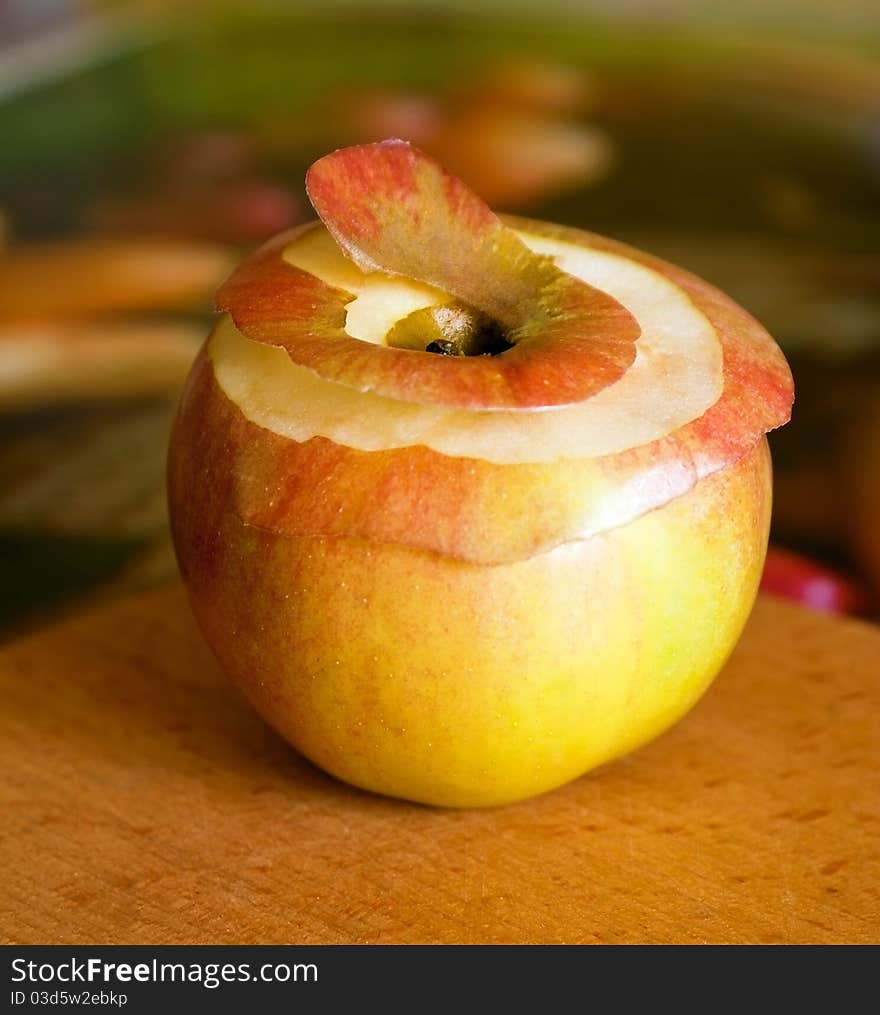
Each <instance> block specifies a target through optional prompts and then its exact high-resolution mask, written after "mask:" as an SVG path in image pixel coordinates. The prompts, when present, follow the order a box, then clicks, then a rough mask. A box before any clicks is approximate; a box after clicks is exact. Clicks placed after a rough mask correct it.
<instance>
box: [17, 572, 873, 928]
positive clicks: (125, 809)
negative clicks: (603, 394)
mask: <svg viewBox="0 0 880 1015" xmlns="http://www.w3.org/2000/svg"><path fill="white" fill-rule="evenodd" d="M0 684H2V691H0V693H2V699H0V700H2V705H0V731H2V732H0V771H2V776H0V802H2V813H3V834H2V836H0V938H2V940H3V941H5V942H7V943H9V942H12V943H19V944H22V943H62V942H63V943H116V942H126V943H153V944H155V943H172V942H191V943H196V942H210V943H220V942H261V943H269V942H287V943H299V942H313V943H321V942H877V941H878V940H880V783H878V770H880V630H878V629H876V628H872V627H870V626H868V625H865V624H860V623H858V622H853V621H842V620H838V619H830V618H825V617H820V616H818V615H815V614H811V613H807V612H804V611H802V610H799V609H797V608H794V607H792V606H789V605H786V604H782V603H781V602H777V601H773V600H769V599H768V600H763V601H761V602H759V604H758V606H757V608H756V611H755V614H754V616H753V617H752V620H751V621H750V624H749V627H748V629H747V631H746V634H745V635H744V637H743V640H742V642H741V643H740V645H739V647H738V648H737V650H736V653H735V655H734V657H733V659H732V660H731V662H730V663H729V665H728V666H727V668H726V669H725V670H724V672H723V673H722V674H721V675H720V676H719V678H718V680H717V681H716V683H715V684H714V685H713V687H712V688H711V689H710V691H709V692H708V694H707V695H706V697H705V698H704V699H703V701H702V702H701V703H700V704H699V705H698V706H697V707H696V708H695V709H694V710H693V711H692V712H691V713H690V715H688V716H687V717H686V718H685V719H684V720H683V721H682V722H680V723H679V724H678V725H677V726H676V727H675V728H674V729H673V730H671V731H670V732H669V733H667V734H666V735H664V736H662V737H661V738H659V739H658V740H656V741H655V742H654V743H653V744H651V745H649V746H648V747H646V748H643V749H642V750H640V751H638V752H636V753H635V754H633V755H632V756H630V757H628V758H626V759H624V760H622V761H619V762H616V763H614V764H612V765H609V766H607V767H605V768H603V769H601V770H599V771H597V772H594V773H592V774H591V775H588V776H586V777H584V778H582V779H579V780H577V781H576V782H574V783H572V784H570V785H569V786H566V787H564V788H563V789H561V790H557V791H556V792H553V793H550V794H547V795H546V796H543V797H540V798H538V799H535V800H532V801H529V802H527V803H524V804H519V805H516V806H511V807H505V808H499V809H495V810H487V811H476V812H473V811H472V812H458V811H441V810H432V809H430V808H425V807H419V806H415V805H409V804H406V803H402V802H397V801H393V800H387V799H383V798H380V797H375V796H371V795H369V794H367V793H362V792H359V791H357V790H353V789H350V788H349V787H347V786H344V785H342V784H340V783H338V782H336V781H334V780H333V779H331V778H329V777H327V776H325V775H324V774H322V773H321V772H319V771H317V770H316V769H314V768H313V767H312V766H311V765H309V764H308V763H307V762H305V761H304V760H302V759H301V758H300V757H299V756H298V755H297V754H296V753H295V752H294V751H293V750H291V749H290V748H288V747H287V746H286V745H285V744H284V743H283V742H282V741H281V740H280V739H279V738H278V737H277V736H275V735H274V734H273V733H272V732H270V730H269V729H268V728H267V727H266V726H265V725H264V724H263V723H262V722H261V721H260V720H259V719H258V718H257V717H256V716H255V715H254V714H253V713H252V712H251V711H250V709H249V707H248V706H247V705H246V704H245V703H244V701H243V699H241V698H240V697H239V696H238V694H237V693H236V692H235V691H234V690H233V689H232V688H231V686H229V685H228V684H227V683H226V681H225V678H224V677H223V675H222V674H221V673H220V672H219V671H218V670H217V668H216V666H215V665H214V663H213V662H212V660H211V658H210V656H209V654H208V651H207V649H206V648H205V647H204V645H203V643H202V641H201V639H200V636H199V634H198V632H197V631H196V629H195V627H194V624H193V621H192V620H191V617H190V614H189V610H188V607H187V606H186V603H185V600H184V597H183V594H182V592H181V590H180V588H179V587H177V586H172V587H169V588H166V589H163V590H161V591H159V592H154V593H151V594H150V595H148V596H145V597H141V598H136V599H130V600H126V601H124V602H121V603H117V604H115V605H113V606H112V607H109V608H108V607H103V608H101V609H100V610H98V611H94V612H91V613H88V614H85V615H82V616H79V617H76V618H74V619H72V620H67V621H65V622H64V623H63V624H61V625H59V626H57V627H55V628H53V629H51V630H48V631H43V632H41V633H39V634H36V635H32V636H30V637H28V638H27V639H26V640H23V641H20V642H17V643H15V644H13V645H11V646H9V647H8V648H6V649H5V650H4V651H3V653H2V654H0Z"/></svg>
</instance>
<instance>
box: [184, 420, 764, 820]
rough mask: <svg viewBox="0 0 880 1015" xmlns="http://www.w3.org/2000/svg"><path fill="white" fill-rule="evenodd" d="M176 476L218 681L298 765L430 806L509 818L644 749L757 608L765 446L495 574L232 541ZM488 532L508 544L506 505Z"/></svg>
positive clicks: (381, 549) (189, 484) (231, 508)
mask: <svg viewBox="0 0 880 1015" xmlns="http://www.w3.org/2000/svg"><path fill="white" fill-rule="evenodd" d="M211 423H212V420H211V419H210V418H209V419H207V420H205V419H196V418H194V417H193V416H191V415H188V414H187V413H186V412H184V414H183V415H182V416H181V417H180V418H179V419H178V422H177V427H176V433H175V436H174V438H173V440H172V453H171V461H170V504H171V515H172V519H173V530H174V539H175V545H176V548H177V553H178V559H179V562H180V567H181V571H182V574H183V576H184V578H185V581H186V584H187V587H188V590H189V595H190V599H191V602H192V606H193V610H194V612H195V615H196V617H197V619H198V622H199V624H200V626H201V627H202V629H203V631H204V633H205V636H206V638H207V641H208V643H209V644H210V645H211V646H212V648H213V650H214V652H215V653H216V655H217V658H218V659H219V661H220V663H221V665H222V666H223V668H224V669H225V670H226V671H227V672H228V673H229V674H230V675H231V677H232V679H233V680H234V681H235V683H236V684H237V685H238V686H239V687H240V688H241V690H242V691H243V692H244V693H245V695H246V696H247V697H248V698H249V699H250V701H251V702H252V704H253V705H254V707H255V708H256V709H257V711H258V712H259V713H260V714H261V715H262V716H263V717H264V718H265V719H266V720H267V721H268V722H269V723H270V724H271V725H272V726H274V727H275V728H276V729H277V730H278V731H279V732H280V733H281V734H282V735H283V736H284V737H285V738H286V739H287V740H289V741H290V743H292V744H293V745H294V746H295V747H296V748H297V749H298V750H300V751H301V752H302V753H303V754H304V755H306V757H308V758H310V759H311V760H312V761H313V762H315V763H316V764H317V765H319V766H320V767H322V768H324V769H325V770H327V771H328V772H330V773H332V774H334V775H336V776H338V777H339V778H341V779H343V780H346V781H347V782H350V783H352V784H354V785H356V786H360V787H363V788H365V789H369V790H373V791H376V792H379V793H384V794H389V795H393V796H400V797H404V798H407V799H410V800H415V801H419V802H423V803H429V804H436V805H441V806H452V807H466V806H481V805H494V804H502V803H508V802H511V801H515V800H519V799H522V798H525V797H528V796H531V795H533V794H536V793H540V792H543V791H545V790H549V789H552V788H553V787H555V786H558V785H561V784H562V783H565V782H567V781H569V780H570V779H572V778H575V777H576V776H579V775H581V774H582V773H583V772H585V771H587V770H589V769H591V768H593V767H594V766H596V765H599V764H601V763H603V762H606V761H608V760H610V759H612V758H614V757H617V756H619V755H621V754H623V753H625V752H627V751H629V750H631V749H633V748H635V747H637V746H638V745H639V744H641V743H644V742H646V741H647V740H649V739H651V738H652V737H653V736H655V735H657V734H658V733H660V732H661V731H662V730H663V729H665V728H666V727H668V726H669V725H670V724H671V723H673V722H674V721H676V720H677V719H678V718H679V717H680V716H682V715H683V714H684V713H685V712H686V711H687V710H688V709H689V708H690V707H691V706H692V705H693V703H694V702H695V701H696V700H697V699H698V698H699V697H700V695H701V694H702V693H703V691H704V690H705V688H706V687H707V686H708V684H709V682H710V681H711V680H712V678H713V677H714V676H715V675H716V673H717V672H718V670H719V668H720V667H721V665H722V664H723V662H724V660H725V658H726V657H727V655H728V654H729V652H730V651H731V649H732V647H733V645H734V644H735V642H736V640H737V638H738V636H739V634H740V632H741V629H742V627H743V624H744V623H745V620H746V618H747V616H748V613H749V611H750V609H751V606H752V603H753V600H754V596H755V594H756V591H757V587H758V581H759V579H760V575H761V568H762V564H763V559H764V551H765V547H766V541H767V532H768V526H769V514H770V473H769V455H768V451H767V446H766V441H765V440H763V439H762V440H761V441H760V442H759V443H758V445H756V447H755V448H754V449H753V450H752V451H751V452H750V453H748V454H747V455H746V456H745V457H744V458H742V459H741V460H740V461H739V462H737V463H735V464H733V465H731V466H729V467H728V468H726V469H723V470H721V471H719V472H716V473H715V474H713V475H712V476H710V477H708V478H706V479H704V480H702V481H700V482H699V483H698V484H697V485H696V486H695V487H694V488H693V489H692V490H691V491H690V492H689V493H687V494H685V495H684V496H682V497H679V498H675V499H673V500H672V501H670V502H669V503H668V504H666V505H665V506H663V507H661V508H658V509H657V510H656V511H652V512H649V513H648V514H645V515H643V516H642V517H641V518H639V519H638V520H636V521H634V522H632V523H630V524H628V525H624V526H621V527H619V528H616V529H612V530H611V531H608V532H605V533H602V534H599V535H596V536H593V537H592V538H589V539H586V540H579V541H573V542H568V543H563V544H561V545H559V546H557V547H556V548H555V549H553V550H551V551H548V552H545V553H541V554H538V555H536V556H533V557H530V558H527V559H525V560H522V561H518V562H514V563H510V564H503V565H482V564H474V563H470V562H466V561H462V560H456V559H454V558H452V557H448V556H444V555H441V554H437V553H434V552H431V551H425V550H421V549H414V548H412V547H408V546H402V545H400V544H395V543H380V542H374V541H371V540H366V539H363V538H359V537H350V536H329V537H308V536H305V537H303V536H291V535H281V534H278V533H275V532H271V531H267V530H265V529H262V528H259V527H257V526H255V525H248V524H246V523H244V522H243V521H242V520H241V519H240V517H239V516H238V514H237V512H236V510H235V505H234V502H233V501H232V500H231V498H230V486H229V484H228V482H226V481H225V479H224V478H223V477H222V473H220V476H221V478H220V479H219V481H218V480H217V478H216V477H217V475H218V473H217V471H216V470H213V469H212V468H211V463H205V462H203V461H200V460H199V459H198V457H197V456H195V455H191V454H189V453H188V451H187V448H188V447H189V446H191V445H190V444H189V441H188V432H189V431H190V430H191V429H193V428H198V427H204V426H205V425H211ZM496 524H497V525H499V526H503V525H505V524H512V525H515V524H516V519H515V518H505V517H504V514H503V508H502V507H499V509H498V517H497V518H496Z"/></svg>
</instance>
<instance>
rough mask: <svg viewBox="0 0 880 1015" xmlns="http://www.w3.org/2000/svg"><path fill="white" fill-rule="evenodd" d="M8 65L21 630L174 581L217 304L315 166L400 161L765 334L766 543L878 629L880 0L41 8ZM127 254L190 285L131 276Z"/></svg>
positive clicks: (301, 199) (788, 582) (7, 538)
mask: <svg viewBox="0 0 880 1015" xmlns="http://www.w3.org/2000/svg"><path fill="white" fill-rule="evenodd" d="M0 42H2V50H0V137H2V138H3V155H2V157H0V213H2V216H3V218H2V223H3V232H4V237H5V239H4V241H3V242H4V244H5V246H4V247H3V248H2V249H0V559H2V561H3V581H2V583H0V625H2V630H3V631H5V632H7V633H14V632H16V631H19V630H21V629H22V628H23V627H24V626H28V625H32V624H35V623H41V622H43V621H44V620H45V619H47V618H48V617H50V616H52V615H54V614H55V613H56V612H57V610H58V609H59V608H60V607H62V606H66V605H70V604H78V603H80V602H82V601H88V600H90V599H94V598H96V597H101V596H110V595H116V594H122V593H124V592H127V591H130V590H133V589H137V588H141V587H143V586H145V585H149V584H151V583H155V582H159V581H163V580H166V579H167V578H169V577H170V576H172V575H173V574H174V563H173V556H172V554H171V551H170V547H169V542H168V537H167V532H166V522H165V513H164V512H165V509H164V453H165V442H166V439H167V430H168V425H169V420H170V417H171V413H172V411H173V406H174V401H175V397H176V392H177V390H178V388H179V385H180V383H181V382H182V378H183V376H184V374H185V371H186V367H187V365H188V362H189V360H190V359H191V357H192V355H193V351H194V349H195V348H196V347H197V344H198V342H199V340H200V338H201V337H202V336H203V335H204V334H205V333H206V330H207V326H208V321H209V318H210V301H211V294H212V291H213V288H214V287H215V285H216V284H217V282H218V281H219V280H220V279H221V278H222V277H223V275H224V274H225V272H226V271H227V270H228V268H229V266H230V265H231V264H233V263H234V262H235V261H236V260H237V259H238V258H240V257H241V256H242V254H243V253H244V252H245V251H246V250H248V249H250V248H252V247H253V246H254V245H256V244H257V243H258V242H260V241H261V240H262V239H264V238H265V237H266V236H268V235H271V234H272V233H273V232H277V231H279V230H280V229H282V228H285V227H286V226H287V225H289V224H291V223H293V222H296V221H299V220H301V219H303V218H307V217H310V213H309V209H308V205H307V202H306V200H305V195H304V192H303V186H302V180H303V175H304V172H305V169H306V167H307V166H308V165H309V163H310V162H311V161H312V160H314V159H315V158H316V157H318V156H319V155H321V154H323V153H324V152H326V151H327V150H328V149H330V148H333V147H337V146H340V145H344V144H348V143H355V142H358V141H366V140H375V139H377V138H379V137H385V136H404V137H407V138H409V139H411V140H413V141H414V142H415V143H417V144H419V145H420V146H421V147H424V148H425V149H426V150H428V151H430V152H432V153H434V154H436V155H437V157H439V158H440V159H441V160H442V161H443V162H444V163H445V164H446V165H447V166H448V167H449V168H450V169H452V170H453V171H454V172H457V173H458V174H459V175H461V176H462V177H463V178H464V179H465V180H466V181H467V182H469V183H471V185H472V186H473V187H474V188H475V189H476V190H478V191H479V192H480V193H481V194H482V195H483V196H484V197H485V198H486V199H487V200H488V201H489V202H490V203H491V204H492V205H493V207H495V208H496V209H497V210H499V211H512V212H516V213H518V214H523V215H528V216H532V217H535V218H545V219H551V220H555V221H560V222H564V223H568V224H572V225H576V226H581V227H584V228H588V229H591V230H595V231H597V232H602V233H607V234H609V235H611V236H614V237H617V238H619V239H623V240H626V241H629V242H631V243H634V244H636V245H637V246H640V247H644V248H646V249H648V250H651V251H652V252H655V253H657V254H660V255H661V256H665V257H667V258H669V259H671V260H674V261H676V262H678V263H681V264H683V265H684V266H686V267H688V268H691V269H692V270H694V271H696V272H697V273H699V274H701V275H703V276H704V277H706V278H708V279H709V280H710V281H712V282H714V283H715V284H717V285H719V286H720V287H721V288H723V289H725V290H726V291H728V292H729V293H730V294H731V295H733V296H734V298H736V299H738V300H739V301H740V302H741V303H743V305H744V306H745V307H746V308H747V309H749V310H750V311H751V312H752V313H754V314H755V315H756V316H757V317H758V318H759V319H760V320H761V321H762V322H763V323H764V324H765V325H766V326H767V327H768V328H769V329H770V331H771V332H772V333H773V334H774V335H775V336H776V338H777V339H778V340H779V341H780V343H781V344H782V345H783V347H784V349H785V351H786V353H787V354H788V356H789V358H790V360H791V362H792V365H793V368H794V371H795V376H796V382H797V387H798V400H797V408H796V413H795V417H794V420H793V423H792V424H791V425H790V426H789V427H788V428H786V429H785V430H783V431H781V432H780V433H779V434H778V435H774V438H773V449H774V460H775V463H776V469H777V487H776V507H775V515H774V531H773V540H774V544H775V545H777V546H778V547H780V548H788V549H791V550H794V551H796V552H797V553H798V554H799V555H801V556H799V557H798V558H796V559H795V563H794V565H792V562H791V559H789V558H785V566H784V567H783V568H782V571H781V573H780V574H778V575H777V576H776V578H775V579H774V578H773V577H772V576H771V579H770V580H769V585H770V587H775V588H776V591H782V592H784V593H786V594H790V595H792V596H793V597H795V598H799V599H801V600H802V601H805V602H807V603H809V604H812V605H817V606H825V607H826V608H835V609H840V610H849V611H854V612H860V613H865V614H868V613H871V612H872V610H874V608H875V607H874V604H875V603H876V593H877V589H878V587H880V534H878V531H877V530H880V526H877V525H875V524H874V519H876V518H877V517H878V513H880V486H878V481H877V480H876V479H875V477H876V476H877V474H878V473H880V229H878V223H880V63H878V56H880V7H878V5H877V4H876V3H875V2H873V0H871V2H870V3H869V2H859V0H856V2H845V3H837V4H834V5H827V4H824V3H822V4H820V3H814V2H811V0H802V2H796V0H779V2H777V3H773V2H767V3H757V2H753V3H739V4H736V5H733V4H729V3H706V2H704V3H685V2H678V3H674V2H667V3H650V2H638V0H630V2H627V3H610V2H607V3H592V4H590V3H583V4H578V5H571V4H566V3H562V2H559V0H550V2H547V0H543V2H540V3H537V2H526V0H518V2H511V0H507V2H505V3H500V2H494V0H493V2H490V0H471V2H467V3H466V2H464V0H461V2H458V0H454V2H446V3H440V2H436V3H423V4H419V5H414V4H412V3H407V4H404V3H397V4H394V3H384V4H377V3H373V2H367V0H360V2H357V3H352V2H349V3H347V4H336V3H327V2H323V3H320V4H318V3H313V4H293V3H291V4H284V3H280V2H276V3H265V4H261V3H248V4H235V3H220V4H218V3H191V4H181V3H178V4H173V5H171V4H162V3H140V4H124V3H116V4H114V3H91V4H89V3H76V2H71V0H67V2H52V0H45V2H43V3H15V2H13V3H11V4H7V5H6V6H5V7H4V8H2V13H0ZM114 244H115V246H114ZM157 244H158V246H157ZM162 244H164V245H165V246H164V247H163V246H161V245H162ZM120 250H123V251H124V252H125V253H126V254H127V256H129V257H130V258H132V259H134V260H135V261H137V259H138V258H139V257H141V259H142V260H143V258H144V257H145V258H147V260H149V258H152V259H153V261H155V260H156V259H157V258H158V257H159V256H160V255H162V256H164V257H165V262H164V263H170V262H169V261H168V258H169V257H171V258H172V260H173V263H174V264H175V265H176V269H175V278H174V279H173V280H169V278H168V277H167V272H166V274H165V275H163V273H162V272H161V271H156V273H155V278H153V277H148V278H147V280H146V281H144V279H143V278H141V279H139V280H138V281H137V282H133V281H132V279H131V278H130V277H122V276H120V273H119V270H118V269H115V272H116V273H115V274H114V272H113V271H110V270H109V269H107V266H106V264H105V263H104V262H105V261H106V260H107V259H108V258H110V257H113V258H116V261H115V262H114V263H117V264H118V258H119V251H120ZM172 255H173V257H172ZM102 258H103V260H102ZM144 263H146V262H144ZM150 263H152V261H150ZM105 269H106V270H105ZM146 274H147V275H148V276H149V272H147V273H146ZM771 563H772V560H771ZM777 563H778V561H777ZM792 568H793V569H792ZM786 569H787V570H786ZM780 575H781V576H780ZM817 582H818V585H817V584H816V583H817ZM817 589H818V591H817Z"/></svg>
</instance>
